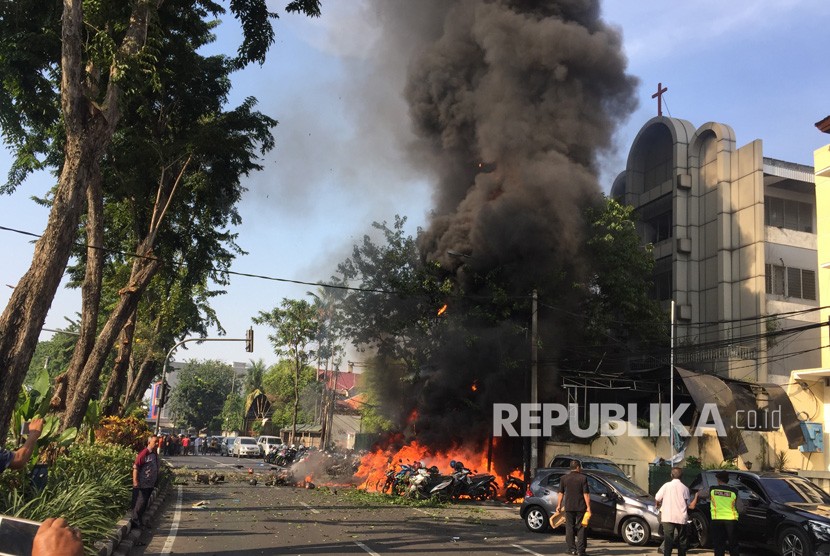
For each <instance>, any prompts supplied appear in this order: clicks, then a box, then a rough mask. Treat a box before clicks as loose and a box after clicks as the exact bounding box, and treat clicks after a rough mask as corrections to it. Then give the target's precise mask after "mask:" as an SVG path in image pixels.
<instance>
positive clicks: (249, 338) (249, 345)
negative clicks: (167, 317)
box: [156, 328, 254, 434]
mask: <svg viewBox="0 0 830 556" xmlns="http://www.w3.org/2000/svg"><path fill="white" fill-rule="evenodd" d="M188 342H200V343H201V342H245V346H246V350H247V351H251V350H252V349H253V345H254V330H253V328H249V329H248V330H247V333H246V334H245V337H244V338H185V339H184V340H182V341H181V342H179V343H178V344H176V345H174V346H173V347H171V348H170V351H168V352H167V355H166V356H165V358H164V365H162V367H161V387H162V388H164V381H165V379H166V378H167V362H168V361H170V356H171V355H173V352H174V351H176V349H177V348H178V347H179V346H181V345H183V344H186V343H188ZM235 377H236V373H234V378H235ZM162 407H164V406H159V410H158V414H157V415H156V434H159V432H160V431H161V408H162Z"/></svg>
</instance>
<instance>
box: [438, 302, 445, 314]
mask: <svg viewBox="0 0 830 556" xmlns="http://www.w3.org/2000/svg"><path fill="white" fill-rule="evenodd" d="M446 312H447V304H446V303H444V304H443V305H442V306H441V308H440V309H438V316H439V317H440V316H441V315H443V314H444V313H446Z"/></svg>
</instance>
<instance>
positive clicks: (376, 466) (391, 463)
mask: <svg viewBox="0 0 830 556" xmlns="http://www.w3.org/2000/svg"><path fill="white" fill-rule="evenodd" d="M452 460H455V461H461V462H463V463H464V465H466V466H467V467H468V468H469V469H471V470H473V471H478V472H479V473H486V472H487V467H488V466H487V452H486V450H478V449H473V448H470V447H467V446H456V447H455V448H453V449H451V450H447V451H446V452H444V451H440V450H432V449H431V448H429V447H428V446H423V445H421V444H419V443H418V441H417V440H416V441H412V442H410V443H409V444H407V445H406V446H404V447H403V448H401V449H399V450H396V451H395V450H393V449H386V450H384V449H382V448H381V449H377V450H375V451H374V452H370V453H368V454H366V455H365V456H363V458H362V459H361V461H360V467H359V468H358V470H357V472H356V473H355V477H357V478H359V479H361V482H362V484H363V488H365V489H366V490H377V491H380V490H381V489H382V487H383V483H384V482H385V481H386V471H387V470H388V469H390V468H392V467H394V468H395V471H399V470H400V467H399V466H400V464H401V463H405V464H407V465H410V464H412V462H415V461H420V462H421V463H422V464H423V465H424V466H425V467H431V466H433V465H435V466H436V467H438V469H439V471H440V472H441V473H449V472H450V461H452Z"/></svg>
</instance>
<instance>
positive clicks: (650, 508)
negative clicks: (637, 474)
mask: <svg viewBox="0 0 830 556" xmlns="http://www.w3.org/2000/svg"><path fill="white" fill-rule="evenodd" d="M569 472H570V470H568V469H563V468H545V469H539V470H538V471H537V472H536V477H534V478H533V481H531V483H530V487H529V488H530V493H531V496H525V499H524V502H522V507H521V510H520V511H519V515H520V516H521V517H522V519H523V520H524V522H525V525H526V526H527V528H528V529H529V530H531V531H533V532H535V533H541V532H543V531H547V530H548V529H549V528H550V525H549V522H548V520H549V519H550V516H551V514H553V513H554V512H555V511H556V503H557V501H558V500H559V481H560V479H561V478H562V476H563V475H565V474H566V473H569ZM582 472H583V473H585V475H586V476H587V477H588V490H589V492H590V496H591V522H590V524H589V526H588V529H589V531H594V532H602V533H611V534H613V535H617V536H620V537H622V539H623V540H624V541H625V542H627V543H628V544H630V545H632V546H643V545H645V544H646V543H648V542H649V541H655V542H660V540H661V539H662V538H663V534H662V532H661V531H660V521H659V517H658V511H657V508H656V503H655V501H654V497H653V496H651V495H650V494H649V493H648V492H646V491H644V490H643V489H641V488H640V487H638V486H637V485H635V484H634V483H632V482H631V481H630V480H628V479H627V478H625V477H620V476H619V475H616V474H614V473H607V472H604V471H594V470H590V469H583V470H582Z"/></svg>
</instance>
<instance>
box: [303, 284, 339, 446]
mask: <svg viewBox="0 0 830 556" xmlns="http://www.w3.org/2000/svg"><path fill="white" fill-rule="evenodd" d="M308 295H310V296H311V297H312V298H313V299H314V309H315V310H316V311H317V319H318V321H319V323H320V326H319V327H318V329H317V338H316V340H315V341H316V343H317V368H318V369H319V368H322V369H324V372H325V376H326V380H325V381H324V384H325V385H329V384H330V385H331V387H330V388H328V389H327V388H326V387H324V388H322V392H321V396H322V397H321V403H320V407H321V411H320V423H321V425H322V428H321V429H320V445H321V446H328V445H329V437H330V436H331V431H330V429H329V422H330V421H331V418H332V417H333V415H334V409H335V404H336V396H337V388H336V386H337V385H336V384H335V382H336V380H329V379H328V377H329V376H330V372H331V370H332V369H336V368H339V366H340V363H341V362H342V361H343V355H344V354H345V352H346V350H345V347H344V346H343V308H342V303H343V299H344V298H345V296H346V290H344V289H341V288H327V287H320V288H318V290H317V293H313V292H308Z"/></svg>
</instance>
